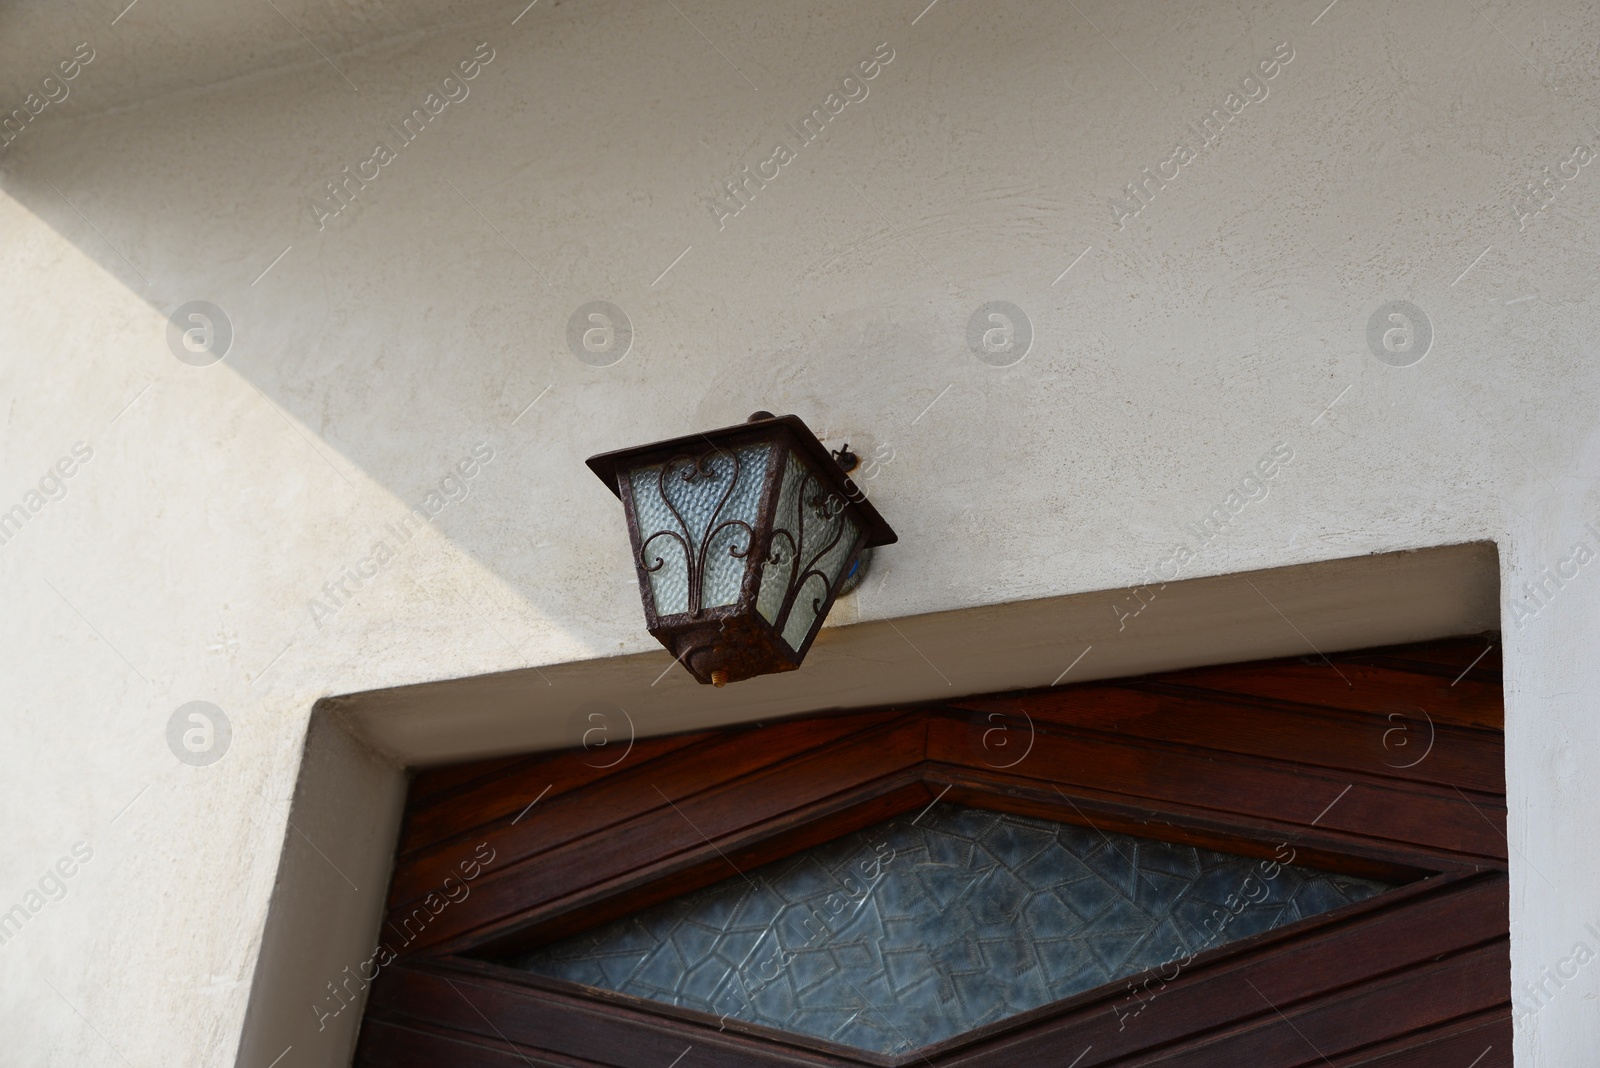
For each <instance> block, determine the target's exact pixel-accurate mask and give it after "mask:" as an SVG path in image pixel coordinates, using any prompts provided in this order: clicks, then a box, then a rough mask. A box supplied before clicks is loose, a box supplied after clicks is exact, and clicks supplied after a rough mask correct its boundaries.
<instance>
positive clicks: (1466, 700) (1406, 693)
mask: <svg viewBox="0 0 1600 1068" xmlns="http://www.w3.org/2000/svg"><path fill="white" fill-rule="evenodd" d="M1340 675H1343V678H1340ZM1159 679H1160V681H1161V682H1162V683H1163V684H1164V685H1168V686H1183V687H1189V688H1193V689H1196V690H1206V691H1211V692H1215V693H1223V694H1226V693H1235V694H1253V695H1254V696H1257V697H1275V698H1280V699H1282V700H1285V701H1293V702H1295V703H1297V704H1305V705H1321V706H1323V707H1327V708H1338V709H1343V710H1345V711H1349V712H1375V713H1378V714H1380V715H1386V714H1388V713H1389V712H1394V711H1402V712H1403V711H1407V710H1409V709H1414V708H1420V709H1423V710H1424V711H1426V712H1427V713H1428V715H1430V716H1432V717H1433V721H1434V722H1435V723H1439V724H1449V725H1453V726H1457V727H1481V728H1484V729H1487V730H1502V729H1504V727H1505V705H1504V703H1503V701H1502V698H1501V689H1500V687H1499V686H1498V685H1495V684H1492V683H1487V682H1482V681H1479V680H1476V679H1473V678H1471V677H1468V678H1464V679H1462V680H1461V681H1460V682H1459V683H1457V684H1456V685H1454V686H1452V685H1451V684H1450V680H1449V679H1446V678H1442V677H1440V676H1435V675H1423V674H1418V673H1416V672H1411V671H1397V670H1395V669H1393V668H1386V667H1376V666H1373V665H1371V664H1363V663H1360V662H1357V661H1351V662H1346V663H1341V664H1339V666H1338V673H1337V674H1336V673H1335V672H1334V670H1333V669H1332V668H1330V667H1329V666H1328V665H1327V664H1324V663H1322V662H1321V661H1320V660H1319V661H1317V662H1316V663H1314V664H1308V663H1301V662H1299V661H1281V660H1280V661H1274V662H1271V663H1266V664H1260V665H1255V666H1253V667H1252V668H1251V669H1250V670H1248V671H1245V670H1241V669H1240V668H1239V667H1238V666H1237V665H1233V666H1229V667H1210V668H1196V669H1194V670H1192V671H1175V672H1171V673H1170V674H1166V675H1161V676H1159ZM1329 680H1332V681H1331V682H1330V681H1329ZM1345 680H1349V684H1348V685H1346V682H1345ZM1142 681H1153V678H1152V679H1149V680H1142Z"/></svg>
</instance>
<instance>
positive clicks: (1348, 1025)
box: [1124, 942, 1511, 1068]
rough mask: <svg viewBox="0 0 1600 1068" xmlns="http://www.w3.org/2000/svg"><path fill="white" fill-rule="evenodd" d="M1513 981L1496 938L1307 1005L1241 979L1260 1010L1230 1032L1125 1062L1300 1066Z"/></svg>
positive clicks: (1485, 1004)
mask: <svg viewBox="0 0 1600 1068" xmlns="http://www.w3.org/2000/svg"><path fill="white" fill-rule="evenodd" d="M1510 984H1511V949H1510V944H1509V943H1508V942H1497V943H1495V944H1493V945H1489V946H1483V947H1480V948H1478V949H1472V950H1467V951H1466V952H1463V953H1459V954H1457V955H1455V956H1452V957H1447V958H1445V959H1444V960H1442V961H1438V962H1430V963H1428V964H1424V965H1421V966H1420V967H1417V968H1412V969H1409V970H1407V971H1406V972H1404V973H1403V974H1401V975H1398V976H1394V977H1391V978H1390V979H1388V980H1386V981H1381V982H1374V983H1368V984H1365V985H1363V986H1361V987H1359V988H1356V989H1354V990H1346V991H1341V992H1340V993H1338V994H1334V995H1330V996H1328V997H1325V998H1321V999H1319V1000H1317V1001H1315V1002H1312V1003H1309V1004H1302V1005H1298V1006H1296V1005H1289V1004H1287V1002H1286V1001H1285V1000H1284V999H1283V998H1282V997H1281V995H1280V993H1279V992H1278V990H1277V989H1276V988H1275V987H1271V986H1262V985H1261V984H1259V983H1257V984H1254V987H1251V986H1243V987H1242V988H1241V989H1240V991H1239V992H1238V996H1239V997H1240V998H1241V999H1248V998H1252V997H1253V998H1254V999H1255V1004H1256V1005H1258V1006H1260V1007H1261V1009H1262V1010H1263V1012H1262V1014H1261V1015H1259V1016H1257V1017H1256V1018H1255V1019H1254V1020H1253V1021H1251V1022H1250V1023H1248V1024H1240V1025H1237V1026H1236V1027H1234V1028H1232V1029H1230V1030H1229V1031H1228V1032H1226V1033H1224V1034H1221V1035H1216V1036H1211V1037H1207V1038H1204V1039H1201V1040H1199V1041H1195V1042H1190V1043H1185V1044H1183V1045H1181V1046H1178V1047H1174V1048H1171V1049H1168V1050H1164V1051H1162V1052H1161V1053H1159V1054H1156V1055H1153V1056H1149V1057H1143V1058H1134V1059H1131V1060H1128V1061H1126V1062H1124V1064H1125V1065H1126V1066H1127V1068H1133V1066H1134V1065H1139V1066H1141V1068H1166V1066H1169V1065H1170V1066H1173V1068H1176V1066H1178V1065H1182V1066H1183V1068H1238V1066H1239V1065H1241V1064H1249V1065H1282V1066H1283V1068H1298V1066H1301V1065H1310V1064H1320V1063H1322V1062H1323V1060H1324V1058H1331V1057H1336V1056H1340V1055H1342V1054H1347V1053H1352V1052H1355V1051H1358V1050H1359V1049H1360V1048H1361V1047H1363V1046H1368V1045H1372V1044H1374V1043H1376V1042H1378V1041H1380V1040H1382V1039H1384V1038H1388V1037H1391V1036H1393V1035H1398V1034H1405V1033H1406V1032H1408V1031H1415V1030H1420V1029H1422V1028H1424V1027H1429V1026H1433V1025H1437V1024H1440V1023H1444V1022H1447V1021H1449V1020H1452V1019H1455V1018H1456V1017H1459V1016H1462V1015H1465V1014H1467V1013H1473V1012H1484V1011H1488V1010H1491V1009H1496V1008H1499V1007H1500V1006H1502V1005H1504V1006H1505V1007H1506V1009H1507V1010H1508V1011H1509V1008H1510V1005H1509V1001H1508V998H1507V994H1508V992H1509V987H1510Z"/></svg>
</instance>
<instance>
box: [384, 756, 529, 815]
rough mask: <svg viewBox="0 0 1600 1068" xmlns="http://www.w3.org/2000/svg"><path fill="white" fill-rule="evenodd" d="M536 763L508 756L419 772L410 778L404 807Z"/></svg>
mask: <svg viewBox="0 0 1600 1068" xmlns="http://www.w3.org/2000/svg"><path fill="white" fill-rule="evenodd" d="M533 759H538V758H537V757H529V756H528V754H526V753H516V754H514V755H512V756H499V757H489V758H487V759H484V760H470V761H467V762H466V763H463V764H443V765H440V766H439V767H433V768H420V769H418V771H417V773H416V774H415V775H413V776H412V777H411V785H410V788H409V789H408V790H407V791H406V805H407V807H408V808H409V807H413V806H417V805H420V804H425V803H427V802H429V801H431V800H433V798H435V797H436V796H438V795H439V794H443V793H447V792H449V791H451V790H455V789H459V788H460V787H461V786H462V785H464V784H466V783H469V782H472V781H473V780H475V779H483V778H487V777H489V776H492V775H494V774H496V773H497V772H503V771H505V770H507V769H508V768H513V767H515V766H516V765H518V764H525V763H528V762H529V761H530V760H533Z"/></svg>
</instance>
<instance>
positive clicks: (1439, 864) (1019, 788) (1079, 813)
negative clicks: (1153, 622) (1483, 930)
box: [924, 764, 1487, 884]
mask: <svg viewBox="0 0 1600 1068" xmlns="http://www.w3.org/2000/svg"><path fill="white" fill-rule="evenodd" d="M924 774H925V775H926V777H927V778H926V782H927V786H928V789H929V790H930V791H931V792H933V793H940V792H943V787H945V786H948V787H949V788H950V789H949V791H948V793H945V794H944V800H946V801H950V802H953V803H955V804H962V805H971V806H972V807H974V808H986V809H991V810H994V811H998V812H1011V813H1014V814H1016V815H1019V816H1032V817H1035V818H1037V819H1045V820H1054V821H1056V822H1058V823H1073V824H1077V825H1078V826H1081V827H1089V828H1091V829H1093V830H1096V831H1100V832H1102V833H1107V834H1111V833H1117V834H1131V835H1133V836H1135V837H1137V838H1153V839H1156V840H1158V841H1163V842H1178V843H1181V844H1184V845H1194V846H1200V847H1201V848H1204V849H1215V850H1218V851H1220V852H1223V853H1235V854H1238V855H1239V856H1245V857H1260V858H1263V859H1265V858H1268V857H1274V856H1279V857H1281V856H1284V855H1285V854H1284V853H1282V852H1281V850H1282V849H1283V848H1284V847H1287V848H1289V849H1292V850H1293V856H1294V863H1296V864H1300V865H1304V866H1305V867H1310V868H1318V869H1320V870H1322V871H1334V872H1341V873H1343V874H1345V875H1355V876H1359V877H1361V878H1364V879H1379V880H1382V881H1386V882H1391V883H1396V884H1398V883H1403V882H1409V881H1412V880H1415V879H1422V878H1425V877H1427V876H1428V875H1430V874H1435V873H1439V872H1446V873H1465V872H1473V871H1481V870H1483V869H1484V868H1485V867H1486V866H1487V865H1486V864H1485V863H1484V861H1483V860H1482V859H1481V858H1464V857H1461V856H1459V855H1458V854H1454V853H1448V852H1444V851H1442V850H1436V849H1424V848H1421V847H1419V846H1416V845H1408V844H1402V843H1395V842H1387V841H1377V840H1373V839H1369V838H1367V837H1365V836H1362V835H1351V834H1339V833H1329V832H1328V831H1325V830H1323V829H1322V828H1320V827H1311V828H1306V827H1293V826H1288V827H1286V826H1285V825H1284V824H1282V823H1279V822H1275V821H1270V820H1259V819H1245V818H1242V817H1240V816H1238V815H1234V814H1222V815H1219V814H1218V813H1216V812H1213V811H1210V810H1207V809H1200V808H1192V807H1189V806H1185V805H1178V804H1173V803H1170V802H1168V803H1163V804H1160V805H1153V804H1151V803H1150V802H1149V801H1146V800H1132V799H1129V798H1126V797H1123V796H1121V795H1118V794H1108V793H1103V792H1101V791H1094V790H1085V789H1083V788H1082V787H1074V788H1072V789H1071V791H1070V792H1062V791H1058V790H1056V789H1053V788H1051V787H1050V786H1049V785H1048V784H1041V783H1037V782H1035V783H1018V782H1015V781H1013V780H1010V779H1007V778H1004V777H1001V776H996V775H993V774H987V775H985V774H979V773H976V772H972V771H970V770H968V769H965V768H952V767H949V766H947V765H943V764H930V765H928V767H927V768H926V769H925V771H924Z"/></svg>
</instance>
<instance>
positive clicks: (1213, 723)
mask: <svg viewBox="0 0 1600 1068" xmlns="http://www.w3.org/2000/svg"><path fill="white" fill-rule="evenodd" d="M1244 700H1245V701H1249V700H1250V699H1249V698H1245V699H1244ZM952 707H957V708H964V709H970V710H972V712H973V713H974V717H973V720H972V724H973V731H974V734H975V736H976V740H977V741H978V743H979V745H980V747H981V742H982V738H983V735H984V733H985V731H986V730H987V731H1006V732H1009V734H1010V737H1012V738H1015V739H1016V740H1017V742H1018V744H1019V745H1020V744H1025V741H1026V739H1027V737H1028V734H1029V731H1030V730H1032V729H1042V730H1051V729H1054V730H1057V731H1058V732H1059V731H1061V730H1062V729H1067V730H1077V731H1091V732H1094V733H1095V734H1097V735H1100V736H1102V737H1108V738H1109V737H1128V738H1145V739H1149V740H1152V741H1164V742H1171V743H1177V744H1182V745H1187V746H1191V747H1194V748H1197V749H1207V750H1214V751H1217V752H1225V753H1235V754H1243V755H1249V756H1261V757H1267V758H1269V759H1272V760H1276V761H1280V762H1292V763H1300V764H1306V765H1310V766H1313V767H1323V768H1337V769H1341V770H1348V771H1357V772H1361V773H1363V774H1367V775H1379V776H1383V777H1387V778H1396V779H1402V780H1406V781H1411V782H1428V783H1435V784H1439V785H1449V786H1459V787H1460V788H1461V789H1463V790H1471V791H1479V792H1484V793H1495V794H1502V795H1503V794H1504V793H1505V759H1504V744H1503V741H1502V737H1501V735H1500V734H1499V732H1490V731H1484V730H1466V729H1462V728H1459V727H1452V726H1448V725H1445V724H1435V723H1430V722H1429V720H1428V718H1427V717H1426V716H1424V715H1422V714H1420V713H1417V712H1412V713H1409V714H1402V713H1399V712H1395V713H1387V714H1384V715H1377V714H1373V713H1352V712H1329V711H1328V710H1325V709H1317V708H1314V707H1312V706H1309V705H1287V704H1283V703H1276V702H1272V703H1269V702H1267V701H1254V702H1251V703H1243V702H1242V701H1240V700H1234V699H1231V698H1230V697H1229V696H1226V695H1214V694H1208V695H1205V696H1204V697H1202V696H1201V695H1200V693H1199V692H1198V691H1194V690H1185V689H1181V688H1174V687H1169V686H1166V685H1164V684H1154V683H1152V684H1149V685H1148V686H1146V687H1132V686H1105V687H1090V686H1085V687H1078V688H1075V689H1066V690H1056V691H1052V692H1045V693H1038V694H1019V695H1016V696H1011V697H997V698H996V697H991V698H979V699H975V700H965V701H960V702H955V703H954V704H953V706H952ZM1030 725H1031V726H1030ZM996 736H997V737H998V736H999V735H996ZM990 756H991V763H1002V761H1001V760H999V759H998V758H997V755H996V754H991V755H990Z"/></svg>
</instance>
